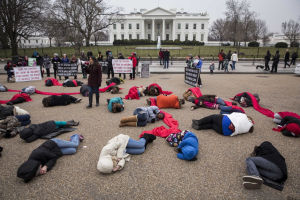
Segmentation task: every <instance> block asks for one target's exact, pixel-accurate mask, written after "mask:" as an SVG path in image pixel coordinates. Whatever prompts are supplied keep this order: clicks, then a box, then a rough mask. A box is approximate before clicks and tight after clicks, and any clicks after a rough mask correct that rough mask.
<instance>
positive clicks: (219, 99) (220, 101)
mask: <svg viewBox="0 0 300 200" xmlns="http://www.w3.org/2000/svg"><path fill="white" fill-rule="evenodd" d="M216 103H217V104H219V105H222V106H226V104H225V102H224V100H223V99H221V98H217V101H216Z"/></svg>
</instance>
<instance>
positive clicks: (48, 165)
mask: <svg viewBox="0 0 300 200" xmlns="http://www.w3.org/2000/svg"><path fill="white" fill-rule="evenodd" d="M56 160H57V157H55V158H52V159H51V160H49V161H48V162H47V163H46V164H45V166H47V171H49V170H51V169H52V167H53V166H54V165H55V163H56Z"/></svg>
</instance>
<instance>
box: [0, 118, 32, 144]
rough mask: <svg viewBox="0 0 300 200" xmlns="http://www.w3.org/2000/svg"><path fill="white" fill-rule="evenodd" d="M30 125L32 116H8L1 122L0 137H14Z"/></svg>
mask: <svg viewBox="0 0 300 200" xmlns="http://www.w3.org/2000/svg"><path fill="white" fill-rule="evenodd" d="M30 123H31V120H30V115H16V116H8V117H6V118H5V119H2V120H0V135H1V136H3V137H5V138H11V137H14V136H16V135H17V134H18V133H19V132H20V131H21V130H22V127H24V126H27V125H29V124H30Z"/></svg>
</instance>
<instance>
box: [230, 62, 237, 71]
mask: <svg viewBox="0 0 300 200" xmlns="http://www.w3.org/2000/svg"><path fill="white" fill-rule="evenodd" d="M235 63H236V61H232V67H231V69H232V70H235Z"/></svg>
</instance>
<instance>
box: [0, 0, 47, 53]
mask: <svg viewBox="0 0 300 200" xmlns="http://www.w3.org/2000/svg"><path fill="white" fill-rule="evenodd" d="M42 12H43V0H1V1H0V18H1V21H2V23H3V26H4V29H5V32H6V34H7V35H8V37H9V40H10V46H11V48H12V55H13V56H14V55H18V42H19V40H20V38H21V37H23V38H27V37H28V36H29V35H30V34H32V33H34V32H35V24H36V23H37V22H38V19H39V16H40V15H41V13H42Z"/></svg>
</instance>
